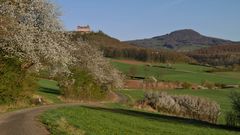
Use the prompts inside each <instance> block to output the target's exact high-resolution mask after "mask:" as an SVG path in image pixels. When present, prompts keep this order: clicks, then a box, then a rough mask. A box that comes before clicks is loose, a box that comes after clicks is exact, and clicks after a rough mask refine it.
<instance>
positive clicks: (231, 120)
mask: <svg viewBox="0 0 240 135" xmlns="http://www.w3.org/2000/svg"><path fill="white" fill-rule="evenodd" d="M230 99H231V101H232V109H233V111H232V112H229V113H228V114H227V115H226V117H225V119H226V122H227V125H229V126H238V125H240V93H238V92H233V93H231V95H230Z"/></svg>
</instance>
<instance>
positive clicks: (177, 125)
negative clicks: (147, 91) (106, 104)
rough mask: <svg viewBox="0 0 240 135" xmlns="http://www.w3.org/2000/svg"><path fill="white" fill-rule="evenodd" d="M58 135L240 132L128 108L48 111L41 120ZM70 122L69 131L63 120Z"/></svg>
mask: <svg viewBox="0 0 240 135" xmlns="http://www.w3.org/2000/svg"><path fill="white" fill-rule="evenodd" d="M41 119H42V121H43V123H45V124H46V125H48V127H50V130H51V133H52V134H54V135H60V134H66V135H67V134H69V135H70V131H69V129H75V130H74V131H72V130H71V132H74V133H75V134H77V132H76V131H77V130H78V131H79V129H80V131H81V132H82V133H83V132H85V134H86V135H161V134H164V135H237V134H239V132H235V131H230V130H225V129H223V128H224V127H223V126H213V125H210V124H207V123H203V122H199V121H194V120H187V119H182V118H176V117H170V116H164V115H160V114H153V113H147V112H139V111H134V110H127V109H111V108H99V107H81V106H79V107H65V108H59V109H56V110H51V111H48V112H46V113H45V114H43V115H42V117H41ZM61 119H64V120H66V121H67V123H68V124H67V125H68V126H67V128H59V127H62V126H61V123H59V122H58V121H60V120H61ZM67 132H68V133H67Z"/></svg>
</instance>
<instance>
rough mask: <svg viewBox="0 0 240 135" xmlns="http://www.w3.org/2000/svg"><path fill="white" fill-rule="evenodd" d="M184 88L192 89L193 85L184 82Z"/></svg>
mask: <svg viewBox="0 0 240 135" xmlns="http://www.w3.org/2000/svg"><path fill="white" fill-rule="evenodd" d="M182 87H183V88H184V89H191V87H192V84H191V83H189V82H184V83H183V84H182Z"/></svg>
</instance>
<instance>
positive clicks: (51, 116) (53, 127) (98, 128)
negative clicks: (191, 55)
mask: <svg viewBox="0 0 240 135" xmlns="http://www.w3.org/2000/svg"><path fill="white" fill-rule="evenodd" d="M112 64H113V66H114V67H116V68H117V69H119V70H120V71H122V72H123V73H125V74H128V72H129V70H130V68H132V67H133V66H134V68H135V69H136V76H138V77H145V76H155V77H156V78H157V79H158V80H164V81H180V82H191V83H198V84H200V83H202V82H203V81H209V82H213V83H224V84H239V83H240V79H239V77H238V76H237V75H238V74H239V73H238V72H219V73H208V72H206V71H207V70H210V69H211V68H210V67H204V66H197V65H188V64H173V65H171V68H168V67H167V65H166V64H158V67H153V66H148V67H146V66H145V65H144V64H138V65H130V64H125V63H120V62H112ZM39 84H40V86H42V87H43V89H42V88H40V90H39V91H40V92H41V93H44V94H46V93H47V95H48V96H49V98H50V99H53V100H54V99H56V93H52V92H48V90H51V91H52V90H53V91H56V90H57V91H59V88H57V85H56V82H54V81H53V82H52V81H49V80H40V81H39ZM46 90H47V91H46ZM155 91H156V90H155ZM157 91H161V92H162V90H157ZM233 91H237V92H240V89H218V90H188V89H175V90H165V91H163V92H167V93H168V94H170V95H192V96H199V97H203V98H207V99H209V100H214V101H216V102H217V103H218V104H219V105H220V107H221V115H220V117H219V119H218V124H217V125H213V124H209V123H205V122H201V121H196V120H191V119H185V118H179V117H174V116H167V115H163V114H161V113H153V112H146V111H143V110H138V109H134V108H132V105H133V104H134V103H135V102H136V101H138V100H141V99H143V98H144V93H145V92H147V91H145V90H139V89H136V90H133V89H130V90H129V89H121V90H116V91H115V92H117V93H119V94H121V95H123V96H124V97H126V98H127V99H128V100H127V102H126V103H105V104H103V105H102V106H101V107H96V106H95V107H93V106H74V107H63V108H58V109H55V110H50V111H47V112H46V113H44V114H43V115H42V116H41V121H42V122H43V123H44V124H46V125H47V127H48V128H49V129H50V131H51V133H52V134H54V135H59V134H64V135H65V134H66V135H70V134H72V133H79V134H86V135H161V134H167V135H193V134H194V135H195V134H196V135H237V134H239V130H238V131H237V130H236V129H233V128H229V127H227V126H225V123H226V122H225V119H224V117H225V115H226V113H227V112H228V111H230V110H231V100H230V98H229V95H230V94H231V92H233Z"/></svg>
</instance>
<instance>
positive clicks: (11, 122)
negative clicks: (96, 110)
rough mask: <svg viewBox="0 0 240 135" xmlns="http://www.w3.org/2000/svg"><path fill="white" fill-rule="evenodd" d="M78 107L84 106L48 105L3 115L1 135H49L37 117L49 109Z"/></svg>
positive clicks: (0, 122)
mask: <svg viewBox="0 0 240 135" xmlns="http://www.w3.org/2000/svg"><path fill="white" fill-rule="evenodd" d="M76 105H83V104H80V103H71V104H58V105H46V106H40V107H34V108H29V109H23V110H19V111H15V112H10V113H6V114H3V115H1V116H0V135H49V134H50V133H49V132H48V130H47V129H46V128H45V126H44V125H43V124H42V123H41V122H40V121H39V120H38V119H37V116H39V115H40V114H41V113H42V112H44V111H47V110H49V109H55V108H58V107H65V106H76Z"/></svg>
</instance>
